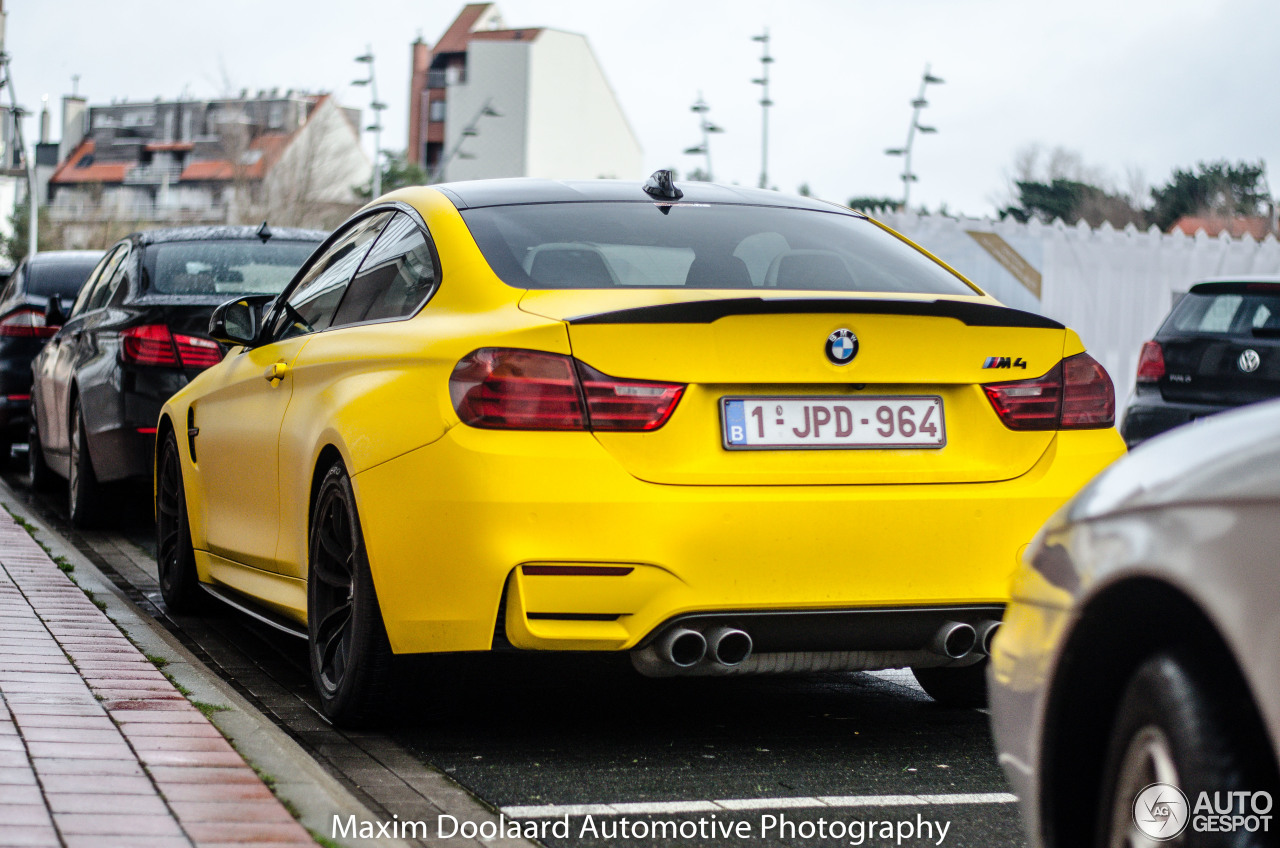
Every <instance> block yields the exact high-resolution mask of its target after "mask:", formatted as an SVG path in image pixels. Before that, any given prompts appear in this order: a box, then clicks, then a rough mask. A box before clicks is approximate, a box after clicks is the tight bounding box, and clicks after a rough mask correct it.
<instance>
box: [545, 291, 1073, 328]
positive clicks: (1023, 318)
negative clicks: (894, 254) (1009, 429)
mask: <svg viewBox="0 0 1280 848" xmlns="http://www.w3.org/2000/svg"><path fill="white" fill-rule="evenodd" d="M824 313H825V314H837V315H921V316H927V317H935V318H954V319H956V320H957V321H960V322H962V323H964V324H967V325H969V326H971V327H1038V328H1043V329H1050V330H1062V329H1065V328H1064V326H1063V325H1062V324H1059V323H1058V322H1057V321H1054V320H1053V319H1052V318H1046V317H1045V316H1043V315H1037V314H1036V313H1034V312H1023V311H1022V310H1020V309H1010V308H1009V307H1007V306H996V305H994V304H990V303H966V302H964V301H957V300H881V299H876V300H862V299H858V300H852V299H844V298H768V299H766V298H762V297H740V298H732V299H729V300H698V301H693V302H690V303H668V304H662V305H659V306H640V307H635V308H632V309H618V310H613V311H609V312H597V313H594V314H589V315H579V316H576V317H574V318H569V319H567V320H568V322H569V323H570V324H710V323H711V322H713V321H718V320H719V319H721V318H725V317H727V316H730V315H815V314H824Z"/></svg>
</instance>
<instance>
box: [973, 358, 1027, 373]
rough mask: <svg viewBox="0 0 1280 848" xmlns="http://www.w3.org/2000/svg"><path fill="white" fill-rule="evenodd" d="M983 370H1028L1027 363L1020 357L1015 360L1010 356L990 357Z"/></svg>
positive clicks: (984, 363)
mask: <svg viewBox="0 0 1280 848" xmlns="http://www.w3.org/2000/svg"><path fill="white" fill-rule="evenodd" d="M982 367H983V368H1021V369H1022V370H1023V371H1025V370H1027V361H1026V360H1025V359H1023V358H1022V357H1021V356H1019V357H1018V358H1017V359H1014V358H1012V357H1009V356H988V357H987V358H986V361H984V362H983V363H982Z"/></svg>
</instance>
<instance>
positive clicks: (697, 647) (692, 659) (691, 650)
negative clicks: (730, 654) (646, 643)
mask: <svg viewBox="0 0 1280 848" xmlns="http://www.w3.org/2000/svg"><path fill="white" fill-rule="evenodd" d="M657 648H658V656H659V657H661V658H662V659H663V660H665V661H667V662H669V663H671V664H672V665H674V666H676V667H677V668H692V667H693V666H695V665H697V664H698V663H700V662H702V658H703V657H705V656H706V655H707V637H705V636H703V635H702V634H701V633H699V632H698V631H696V630H689V629H688V628H685V627H677V628H675V629H674V630H671V631H669V632H668V633H666V634H665V635H664V636H663V637H662V638H661V639H660V640H658V645H657Z"/></svg>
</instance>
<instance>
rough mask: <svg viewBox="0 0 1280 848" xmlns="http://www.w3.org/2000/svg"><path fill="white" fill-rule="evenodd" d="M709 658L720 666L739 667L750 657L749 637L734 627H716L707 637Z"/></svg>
mask: <svg viewBox="0 0 1280 848" xmlns="http://www.w3.org/2000/svg"><path fill="white" fill-rule="evenodd" d="M707 645H708V649H709V650H710V653H711V658H712V659H713V660H715V661H716V662H718V663H720V665H725V666H735V665H741V664H742V663H743V662H745V661H746V659H747V657H749V656H751V649H752V647H753V645H752V642H751V636H750V635H749V634H748V633H747V632H746V631H745V630H739V629H738V628H736V627H717V628H716V629H715V630H712V631H711V633H710V634H709V635H708V636H707Z"/></svg>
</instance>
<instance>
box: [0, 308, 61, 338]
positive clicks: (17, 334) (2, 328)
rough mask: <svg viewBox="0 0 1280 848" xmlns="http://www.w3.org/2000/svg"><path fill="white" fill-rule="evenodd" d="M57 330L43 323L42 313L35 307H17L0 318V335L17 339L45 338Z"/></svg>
mask: <svg viewBox="0 0 1280 848" xmlns="http://www.w3.org/2000/svg"><path fill="white" fill-rule="evenodd" d="M56 332H58V328H57V327H49V326H46V325H45V323H44V313H43V312H40V311H39V310H36V309H19V310H18V311H16V312H11V313H9V314H8V315H6V316H5V317H4V318H3V319H0V336H4V337H8V338H19V339H47V338H50V337H51V336H52V335H53V334H54V333H56Z"/></svg>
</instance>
